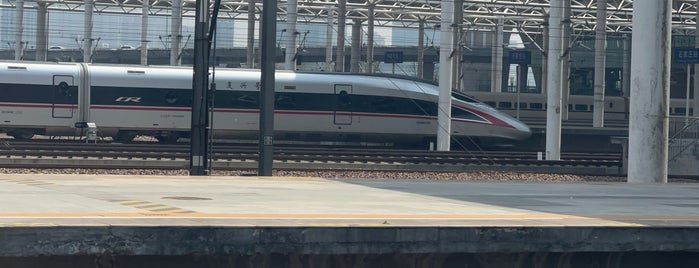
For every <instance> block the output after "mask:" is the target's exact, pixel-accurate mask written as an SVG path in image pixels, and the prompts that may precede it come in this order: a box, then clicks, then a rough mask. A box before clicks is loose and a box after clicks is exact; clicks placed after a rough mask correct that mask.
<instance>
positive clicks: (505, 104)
mask: <svg viewBox="0 0 699 268" xmlns="http://www.w3.org/2000/svg"><path fill="white" fill-rule="evenodd" d="M498 107H499V108H506V109H509V108H512V103H511V102H507V101H501V102H498Z"/></svg>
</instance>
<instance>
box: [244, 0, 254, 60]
mask: <svg viewBox="0 0 699 268" xmlns="http://www.w3.org/2000/svg"><path fill="white" fill-rule="evenodd" d="M245 55H246V59H245V67H246V68H250V69H252V68H255V0H248V42H247V50H246V54H245Z"/></svg>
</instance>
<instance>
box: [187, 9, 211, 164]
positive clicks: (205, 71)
mask: <svg viewBox="0 0 699 268" xmlns="http://www.w3.org/2000/svg"><path fill="white" fill-rule="evenodd" d="M196 5H197V6H196V15H195V22H194V66H193V69H194V77H193V79H192V133H191V141H190V146H191V151H190V158H189V175H193V176H200V175H208V173H209V167H208V164H209V161H208V160H209V157H208V152H209V151H208V149H207V147H208V142H207V141H208V127H209V118H208V115H209V113H208V110H209V109H208V108H209V106H208V103H209V101H208V89H209V43H208V41H209V40H208V38H207V36H206V35H207V33H208V30H209V0H197V1H196Z"/></svg>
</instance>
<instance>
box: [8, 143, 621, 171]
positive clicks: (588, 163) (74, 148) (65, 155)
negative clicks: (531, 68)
mask: <svg viewBox="0 0 699 268" xmlns="http://www.w3.org/2000/svg"><path fill="white" fill-rule="evenodd" d="M0 148H1V150H0V167H4V168H107V169H110V168H111V169H121V168H151V169H187V168H188V166H189V146H188V145H184V144H176V145H164V144H155V143H136V144H115V143H97V144H93V143H90V144H86V143H79V142H66V141H62V142H46V141H30V142H19V141H11V140H5V141H4V142H0ZM257 150H258V148H257V147H256V146H249V145H248V146H242V145H214V146H213V149H212V154H211V157H212V165H211V166H212V167H213V168H214V169H254V168H257V159H258V153H257ZM538 157H539V156H538V155H537V153H536V152H509V151H451V152H439V151H419V150H395V149H385V148H380V149H372V148H336V147H325V148H319V147H314V148H304V147H286V146H285V147H281V146H278V147H275V150H274V156H273V158H274V161H275V162H274V166H275V168H277V169H294V170H312V169H321V170H381V171H423V172H444V171H446V172H462V171H474V170H478V171H484V170H493V171H495V170H497V171H523V172H542V173H570V174H589V175H613V174H618V172H619V171H620V170H621V163H622V161H621V155H620V154H610V153H605V154H589V153H563V154H562V157H561V158H562V159H563V160H560V161H549V160H539V159H538Z"/></svg>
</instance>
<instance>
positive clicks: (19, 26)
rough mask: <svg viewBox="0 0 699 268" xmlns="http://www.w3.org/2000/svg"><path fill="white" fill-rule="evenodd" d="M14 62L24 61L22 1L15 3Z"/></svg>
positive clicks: (18, 0)
mask: <svg viewBox="0 0 699 268" xmlns="http://www.w3.org/2000/svg"><path fill="white" fill-rule="evenodd" d="M15 12H16V14H15V25H16V27H15V31H16V32H15V60H23V59H24V40H23V39H22V35H23V34H24V0H17V1H16V2H15Z"/></svg>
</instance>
